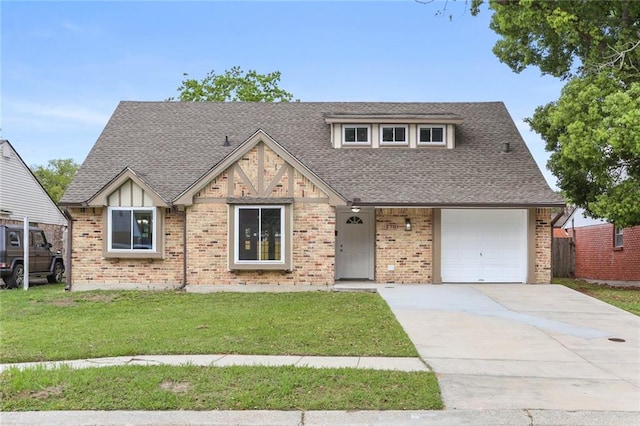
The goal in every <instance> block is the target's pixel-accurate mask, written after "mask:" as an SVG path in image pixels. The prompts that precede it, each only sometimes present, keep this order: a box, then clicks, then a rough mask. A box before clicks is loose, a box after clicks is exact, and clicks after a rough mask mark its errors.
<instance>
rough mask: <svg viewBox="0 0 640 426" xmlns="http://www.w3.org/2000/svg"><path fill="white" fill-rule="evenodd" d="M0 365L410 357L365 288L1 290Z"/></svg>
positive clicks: (392, 322)
mask: <svg viewBox="0 0 640 426" xmlns="http://www.w3.org/2000/svg"><path fill="white" fill-rule="evenodd" d="M0 324H1V327H0V341H1V342H2V345H0V362H3V363H9V362H25V361H53V360H64V359H81V358H99V357H108V356H124V355H153V354H218V353H220V354H231V353H233V354H247V355H249V354H261V355H335V356H417V352H416V350H415V348H414V347H413V344H412V343H411V341H410V340H409V338H408V337H407V335H406V334H405V332H404V330H403V329H402V327H400V325H399V324H398V322H397V321H396V319H395V317H394V316H393V314H392V313H391V311H390V310H389V308H388V306H387V305H386V303H385V302H384V301H383V300H382V298H380V297H379V296H378V295H376V294H372V293H333V292H302V293H211V294H191V293H183V292H153V291H111V292H107V291H100V292H98V291H95V292H93V291H92V292H71V293H69V292H64V291H63V287H62V286H61V285H45V286H39V287H33V288H31V289H29V290H28V291H23V290H5V291H1V292H0Z"/></svg>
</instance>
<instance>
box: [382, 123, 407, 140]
mask: <svg viewBox="0 0 640 426" xmlns="http://www.w3.org/2000/svg"><path fill="white" fill-rule="evenodd" d="M408 136H409V126H406V125H396V124H394V125H386V124H385V125H381V126H380V143H381V144H383V145H386V144H389V145H406V144H407V143H408V140H409V139H408Z"/></svg>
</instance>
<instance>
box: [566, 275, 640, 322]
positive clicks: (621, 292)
mask: <svg viewBox="0 0 640 426" xmlns="http://www.w3.org/2000/svg"><path fill="white" fill-rule="evenodd" d="M553 283H554V284H561V285H564V286H566V287H569V288H572V289H574V290H576V291H579V292H581V293H584V294H587V295H589V296H591V297H594V298H596V299H599V300H602V301H603V302H606V303H609V304H611V305H613V306H616V307H618V308H620V309H624V310H625V311H628V312H631V313H632V314H635V315H640V287H614V286H610V285H607V284H595V283H588V282H586V281H582V280H575V279H572V278H554V279H553Z"/></svg>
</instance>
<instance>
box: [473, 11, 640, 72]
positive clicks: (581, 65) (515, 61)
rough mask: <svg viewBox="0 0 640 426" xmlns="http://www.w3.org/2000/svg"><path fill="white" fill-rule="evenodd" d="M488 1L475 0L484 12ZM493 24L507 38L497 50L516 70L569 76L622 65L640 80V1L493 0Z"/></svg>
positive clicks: (492, 26)
mask: <svg viewBox="0 0 640 426" xmlns="http://www.w3.org/2000/svg"><path fill="white" fill-rule="evenodd" d="M481 3H482V1H478V0H473V4H472V8H474V7H475V9H473V10H472V11H473V12H474V13H476V14H477V13H478V11H479V8H478V6H479V4H481ZM489 7H490V8H491V9H493V10H494V13H493V15H492V17H491V24H490V28H491V29H492V30H494V31H495V32H496V33H498V34H499V35H501V36H502V37H503V38H502V39H501V40H498V42H497V43H496V45H495V46H494V48H493V53H495V55H496V56H497V57H498V58H499V59H500V60H501V61H502V62H504V63H505V64H507V65H508V66H509V67H510V68H511V69H512V70H513V71H515V72H520V71H522V70H524V69H525V68H526V67H528V66H531V65H533V66H537V67H538V68H540V71H542V73H543V74H550V75H553V76H555V77H560V78H563V79H568V78H570V77H573V76H575V75H579V76H584V75H588V74H593V73H598V72H600V71H602V70H603V69H605V68H608V69H615V70H617V71H618V72H617V74H618V75H624V76H625V78H624V80H626V79H627V78H630V79H632V80H635V81H638V79H639V77H640V76H639V75H638V70H639V67H640V48H639V46H640V23H639V21H638V20H639V19H640V2H636V1H632V0H610V1H584V0H572V1H569V0H546V1H539V0H491V1H490V2H489Z"/></svg>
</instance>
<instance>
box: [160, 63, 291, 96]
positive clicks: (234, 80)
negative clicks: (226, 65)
mask: <svg viewBox="0 0 640 426" xmlns="http://www.w3.org/2000/svg"><path fill="white" fill-rule="evenodd" d="M184 77H185V79H184V80H182V84H181V85H180V87H178V89H177V90H178V92H180V95H179V97H178V99H177V100H179V101H183V102H205V101H213V102H224V101H241V102H288V101H291V100H292V99H293V95H292V94H291V93H289V92H287V91H286V90H283V89H281V88H280V87H279V86H278V84H279V82H280V71H274V72H270V73H267V74H258V73H257V72H256V71H254V70H249V71H247V72H244V71H243V70H242V69H241V68H240V67H237V66H236V67H233V68H231V69H230V70H226V71H225V72H224V74H216V73H215V71H214V70H211V71H210V72H209V73H208V74H207V75H206V76H205V77H204V78H203V79H202V80H196V79H193V78H189V74H187V73H185V74H184ZM174 100H176V99H175V98H173V97H171V98H168V99H167V101H174Z"/></svg>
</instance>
